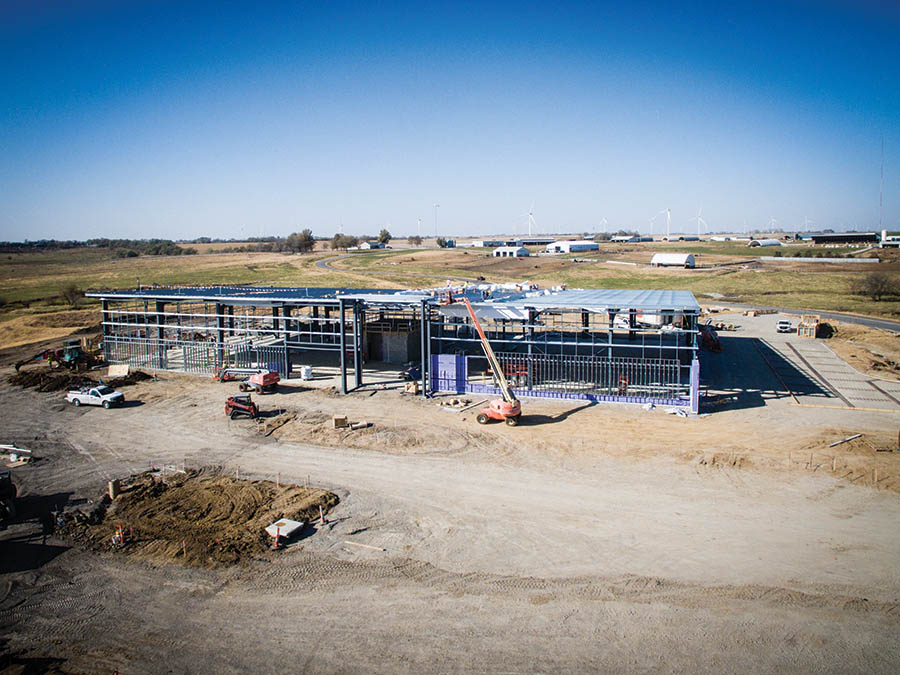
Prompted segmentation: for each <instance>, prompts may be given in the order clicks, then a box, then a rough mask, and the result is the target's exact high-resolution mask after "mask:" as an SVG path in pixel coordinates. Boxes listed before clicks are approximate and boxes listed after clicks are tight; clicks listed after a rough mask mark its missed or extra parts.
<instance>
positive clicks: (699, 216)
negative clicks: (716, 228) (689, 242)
mask: <svg viewBox="0 0 900 675" xmlns="http://www.w3.org/2000/svg"><path fill="white" fill-rule="evenodd" d="M702 213H703V207H702V206H701V207H700V210H699V211H697V215H696V216H694V217H693V218H691V220H696V221H697V238H698V239H699V238H700V225H701V224H702V225H703V227H705V228H706V231H707V232H709V224H708V223H707V222H706V221H705V220H703V216H702V215H701V214H702Z"/></svg>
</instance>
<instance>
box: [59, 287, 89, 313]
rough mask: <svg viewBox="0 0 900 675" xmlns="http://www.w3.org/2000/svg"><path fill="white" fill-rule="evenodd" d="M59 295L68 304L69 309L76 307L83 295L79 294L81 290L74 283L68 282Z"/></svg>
mask: <svg viewBox="0 0 900 675" xmlns="http://www.w3.org/2000/svg"><path fill="white" fill-rule="evenodd" d="M60 295H61V296H62V298H63V300H65V301H66V303H68V305H69V307H78V303H79V302H80V301H81V296H82V295H84V293H82V292H81V289H80V288H78V286H77V285H76V284H75V283H74V282H70V283H68V284H66V285H65V286H63V287H62V289H61V290H60Z"/></svg>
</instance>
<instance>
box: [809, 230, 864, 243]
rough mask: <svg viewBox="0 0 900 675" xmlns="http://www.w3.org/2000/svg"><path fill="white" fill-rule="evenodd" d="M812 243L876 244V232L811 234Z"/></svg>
mask: <svg viewBox="0 0 900 675" xmlns="http://www.w3.org/2000/svg"><path fill="white" fill-rule="evenodd" d="M809 238H810V239H812V242H813V243H814V244H877V243H878V239H879V238H878V233H877V232H829V233H823V234H811V235H810V236H809Z"/></svg>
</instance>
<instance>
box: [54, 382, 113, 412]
mask: <svg viewBox="0 0 900 675" xmlns="http://www.w3.org/2000/svg"><path fill="white" fill-rule="evenodd" d="M66 400H67V401H68V402H69V403H71V404H72V405H74V406H75V407H76V408H77V407H78V406H81V405H102V406H103V407H104V408H112V407H113V406H120V405H122V404H123V403H125V396H124V394H122V393H120V392H118V391H116V390H115V389H113V388H112V387H107V386H106V385H105V384H100V385H97V386H96V387H81V388H80V389H75V390H73V391H70V392H69V393H68V394H66Z"/></svg>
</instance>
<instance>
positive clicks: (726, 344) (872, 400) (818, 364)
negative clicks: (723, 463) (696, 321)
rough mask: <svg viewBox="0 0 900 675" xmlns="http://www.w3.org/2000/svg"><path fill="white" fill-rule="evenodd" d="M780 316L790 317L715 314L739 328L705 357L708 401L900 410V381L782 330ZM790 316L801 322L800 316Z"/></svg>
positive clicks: (703, 370)
mask: <svg viewBox="0 0 900 675" xmlns="http://www.w3.org/2000/svg"><path fill="white" fill-rule="evenodd" d="M781 318H785V315H781V314H767V315H763V316H758V317H753V318H750V317H745V316H742V315H739V314H724V315H718V316H717V317H716V320H717V321H718V320H720V321H725V322H728V323H734V324H736V325H737V326H739V329H738V330H737V331H735V332H733V333H732V332H723V333H721V334H720V337H721V338H722V345H723V352H722V354H703V355H702V356H701V359H702V367H701V381H702V383H703V384H704V385H705V386H706V387H707V390H708V391H709V394H710V395H709V401H717V400H723V398H724V399H726V400H727V401H728V404H729V405H736V406H739V407H745V406H748V405H754V401H755V402H756V403H755V404H756V405H763V404H764V401H765V400H766V399H771V398H785V397H790V396H792V397H793V398H794V399H795V400H796V401H797V402H798V403H800V404H802V405H817V406H827V407H834V408H841V409H849V408H857V409H871V410H890V411H900V383H898V382H893V381H890V380H881V379H878V378H874V377H871V376H870V375H866V374H864V373H861V372H859V371H857V370H856V369H855V368H853V367H852V366H850V365H849V364H848V363H846V362H845V361H843V360H842V359H840V358H839V357H838V356H837V355H836V354H835V353H834V352H833V351H831V349H829V348H828V345H827V342H825V341H823V340H811V339H806V338H800V337H798V336H797V334H796V333H778V332H777V331H776V330H775V324H776V323H777V321H778V320H779V319H781ZM787 318H790V319H792V320H793V321H794V324H795V325H796V317H790V316H788V317H787Z"/></svg>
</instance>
